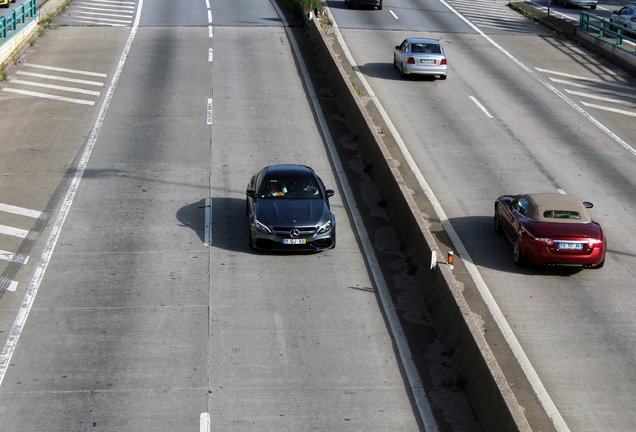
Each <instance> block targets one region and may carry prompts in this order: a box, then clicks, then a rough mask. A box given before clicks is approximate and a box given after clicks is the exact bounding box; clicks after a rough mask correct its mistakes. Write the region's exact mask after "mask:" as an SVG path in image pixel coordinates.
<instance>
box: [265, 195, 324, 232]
mask: <svg viewBox="0 0 636 432" xmlns="http://www.w3.org/2000/svg"><path fill="white" fill-rule="evenodd" d="M255 212H256V219H258V220H259V221H260V222H261V223H263V224H266V225H271V226H281V227H289V228H293V227H303V226H307V227H309V226H316V225H319V224H321V223H324V222H326V221H328V220H329V217H330V212H329V208H328V207H327V205H326V204H325V202H324V201H323V200H321V199H261V200H258V201H257V202H256V204H255Z"/></svg>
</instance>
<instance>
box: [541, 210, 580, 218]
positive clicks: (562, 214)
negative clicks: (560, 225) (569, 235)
mask: <svg viewBox="0 0 636 432" xmlns="http://www.w3.org/2000/svg"><path fill="white" fill-rule="evenodd" d="M543 217H544V218H548V219H581V213H579V212H577V211H572V210H546V211H544V212H543Z"/></svg>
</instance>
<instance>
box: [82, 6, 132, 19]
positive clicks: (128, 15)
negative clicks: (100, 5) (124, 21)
mask: <svg viewBox="0 0 636 432" xmlns="http://www.w3.org/2000/svg"><path fill="white" fill-rule="evenodd" d="M77 9H81V10H80V11H77ZM75 10H76V12H75V15H77V14H86V15H97V16H100V17H115V18H130V19H132V15H130V14H124V13H120V14H117V13H103V12H91V11H98V10H104V9H95V8H86V7H81V6H78V7H76V8H75ZM108 12H116V11H112V10H111V11H108Z"/></svg>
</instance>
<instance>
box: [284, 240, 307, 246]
mask: <svg viewBox="0 0 636 432" xmlns="http://www.w3.org/2000/svg"><path fill="white" fill-rule="evenodd" d="M305 243H307V240H306V239H283V244H288V245H300V244H305Z"/></svg>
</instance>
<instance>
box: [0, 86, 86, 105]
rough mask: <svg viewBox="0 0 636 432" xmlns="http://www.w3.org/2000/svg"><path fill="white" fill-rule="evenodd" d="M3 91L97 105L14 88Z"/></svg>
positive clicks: (81, 100)
mask: <svg viewBox="0 0 636 432" xmlns="http://www.w3.org/2000/svg"><path fill="white" fill-rule="evenodd" d="M2 91H7V92H11V93H18V94H23V95H25V96H35V97H40V98H43V99H53V100H58V101H63V102H72V103H76V104H81V105H95V102H94V101H87V100H83V99H73V98H67V97H64V96H55V95H50V94H46V93H39V92H32V91H27V90H19V89H14V88H3V89H2Z"/></svg>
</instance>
